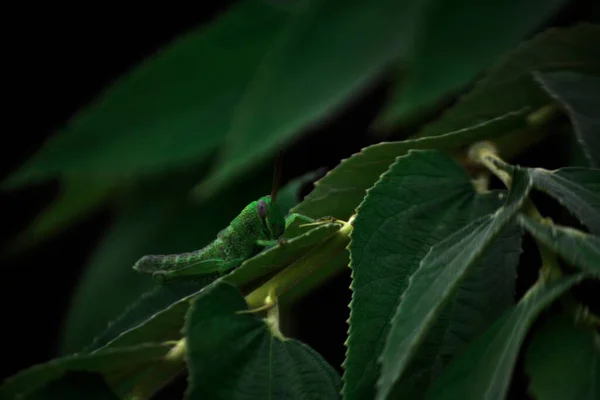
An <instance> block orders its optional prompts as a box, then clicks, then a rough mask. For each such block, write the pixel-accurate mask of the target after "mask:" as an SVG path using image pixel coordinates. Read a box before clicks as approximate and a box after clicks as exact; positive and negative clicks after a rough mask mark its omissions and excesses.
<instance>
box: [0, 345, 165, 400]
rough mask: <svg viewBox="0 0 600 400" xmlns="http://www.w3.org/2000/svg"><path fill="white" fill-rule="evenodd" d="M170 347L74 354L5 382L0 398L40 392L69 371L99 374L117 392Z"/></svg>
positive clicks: (147, 346)
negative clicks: (131, 377)
mask: <svg viewBox="0 0 600 400" xmlns="http://www.w3.org/2000/svg"><path fill="white" fill-rule="evenodd" d="M172 347H173V344H168V343H164V344H145V345H140V346H135V347H126V348H117V349H108V350H105V351H102V352H98V353H95V354H75V355H71V356H66V357H62V358H57V359H54V360H52V361H49V362H47V363H44V364H38V365H35V366H33V367H31V368H28V369H26V370H23V371H21V372H19V373H17V374H16V375H14V376H12V377H10V378H8V379H7V380H5V381H4V382H3V384H2V386H1V387H0V397H1V398H3V399H13V398H16V397H18V396H25V395H27V394H29V393H32V392H33V391H35V390H37V389H39V388H42V387H43V386H45V385H46V384H48V383H50V382H52V381H53V380H56V379H60V378H61V377H62V376H64V375H65V374H66V373H67V372H69V371H89V372H98V373H100V374H101V375H102V376H103V377H104V378H105V379H106V381H107V383H108V384H109V385H110V387H111V388H112V389H113V390H114V391H115V392H117V393H118V392H119V386H120V385H122V384H123V383H124V382H125V381H126V380H127V379H128V377H129V375H130V374H131V373H132V372H134V371H135V369H137V368H142V367H143V366H145V365H148V364H151V363H152V362H154V361H157V360H159V359H160V358H162V357H164V356H165V355H166V354H167V353H168V352H169V350H171V348H172Z"/></svg>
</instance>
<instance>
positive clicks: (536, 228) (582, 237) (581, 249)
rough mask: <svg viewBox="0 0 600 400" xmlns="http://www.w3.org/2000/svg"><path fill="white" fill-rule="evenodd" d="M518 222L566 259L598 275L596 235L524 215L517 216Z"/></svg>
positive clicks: (599, 244) (598, 242)
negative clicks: (538, 220)
mask: <svg viewBox="0 0 600 400" xmlns="http://www.w3.org/2000/svg"><path fill="white" fill-rule="evenodd" d="M519 223H520V224H521V225H522V226H523V227H524V228H525V229H527V231H529V233H531V235H533V237H535V238H536V239H537V240H538V241H540V242H542V243H544V244H545V245H546V246H548V247H549V248H551V249H553V250H554V251H556V252H557V253H558V254H559V255H560V256H561V257H563V258H564V259H565V260H566V261H568V262H570V263H572V264H573V265H576V266H578V267H580V268H581V269H583V270H585V272H588V273H590V274H593V275H598V276H600V238H598V237H597V236H594V235H589V234H587V233H585V232H581V231H579V230H576V229H572V228H569V227H565V226H559V225H556V224H554V223H552V224H545V223H540V222H537V221H536V220H534V219H533V218H530V217H528V216H526V215H520V216H519Z"/></svg>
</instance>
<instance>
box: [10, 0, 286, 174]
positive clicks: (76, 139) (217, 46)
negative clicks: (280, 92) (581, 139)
mask: <svg viewBox="0 0 600 400" xmlns="http://www.w3.org/2000/svg"><path fill="white" fill-rule="evenodd" d="M288 16H289V14H288V13H287V12H284V10H283V8H281V7H277V6H274V5H270V4H268V2H263V1H254V0H247V1H246V0H245V1H241V2H237V4H235V5H233V6H232V7H231V8H230V9H229V10H227V11H226V12H224V13H223V14H222V15H221V16H219V17H218V18H217V19H216V20H215V21H214V22H211V23H210V25H209V26H201V27H198V28H196V29H194V30H193V31H191V32H189V33H187V34H186V35H185V36H184V37H181V38H178V39H177V40H176V41H174V42H173V43H172V44H171V45H170V46H169V47H168V48H165V49H162V50H161V51H160V52H159V53H158V54H157V55H156V56H155V57H153V58H152V59H150V60H148V61H146V62H144V63H143V64H142V63H140V65H138V66H137V67H136V68H135V69H134V70H133V71H131V72H130V73H128V74H127V75H126V76H123V77H121V78H120V79H119V80H118V81H116V82H115V83H114V84H112V85H111V86H110V87H109V88H108V90H106V92H105V93H103V94H102V96H100V97H99V98H98V99H97V100H96V101H94V103H93V104H92V105H90V106H89V107H88V108H86V109H85V110H83V111H81V112H80V113H79V114H78V115H76V116H75V118H73V119H72V120H71V121H70V122H69V124H68V126H67V127H66V128H65V129H64V130H62V131H61V132H60V133H58V134H56V135H55V136H54V137H53V138H52V139H51V140H50V141H49V142H48V143H47V144H46V146H44V148H43V149H42V150H41V151H40V152H39V153H38V154H37V155H36V156H35V157H34V158H33V159H32V160H30V161H29V162H28V163H27V164H26V165H25V166H24V167H23V168H22V169H21V170H19V171H18V172H17V173H16V174H15V175H13V176H12V177H10V178H9V182H10V184H12V185H21V184H23V183H27V182H31V181H32V180H38V179H46V178H48V177H50V176H52V175H62V174H65V173H69V174H73V175H76V176H82V175H84V176H85V177H86V178H87V177H88V176H105V177H108V176H110V177H115V176H119V177H122V176H129V175H131V174H139V173H142V172H155V171H161V170H165V169H168V168H172V167H174V166H177V167H180V166H181V165H182V164H188V163H191V162H197V161H199V160H200V159H202V158H203V157H205V156H207V155H209V154H210V152H212V151H214V150H215V149H216V148H217V146H219V145H220V144H221V142H222V139H223V138H224V136H225V133H226V131H227V130H228V129H229V126H230V122H231V118H232V115H233V113H234V109H235V108H236V107H237V104H238V103H239V101H240V99H241V98H242V95H243V93H244V92H245V91H246V90H247V86H248V84H249V82H250V81H251V80H253V79H254V75H255V74H256V69H257V67H258V65H259V64H260V63H261V61H262V59H263V57H264V54H265V53H266V51H267V49H268V47H269V46H270V44H271V42H272V40H273V39H274V37H275V36H276V34H277V33H278V32H279V30H280V28H281V27H282V26H283V25H284V23H285V21H286V20H287V18H288ZM245 145H246V144H245ZM250 147H251V148H255V143H250Z"/></svg>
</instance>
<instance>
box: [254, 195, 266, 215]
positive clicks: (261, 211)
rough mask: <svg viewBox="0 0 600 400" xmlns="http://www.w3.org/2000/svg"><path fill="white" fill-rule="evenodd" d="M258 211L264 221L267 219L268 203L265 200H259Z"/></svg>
mask: <svg viewBox="0 0 600 400" xmlns="http://www.w3.org/2000/svg"><path fill="white" fill-rule="evenodd" d="M256 210H257V211H258V216H259V217H261V218H262V219H265V218H267V203H266V202H265V201H264V200H259V201H258V204H257V205H256Z"/></svg>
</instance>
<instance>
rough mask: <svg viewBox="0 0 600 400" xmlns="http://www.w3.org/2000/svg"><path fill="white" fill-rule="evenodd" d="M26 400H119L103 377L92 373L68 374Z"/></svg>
mask: <svg viewBox="0 0 600 400" xmlns="http://www.w3.org/2000/svg"><path fill="white" fill-rule="evenodd" d="M25 399H26V400H48V399H60V400H81V399H86V400H119V397H117V395H116V394H115V393H114V392H113V391H112V389H111V388H110V387H109V386H108V385H107V384H106V382H105V381H104V379H103V378H102V376H101V375H99V374H97V373H90V372H79V371H78V372H67V373H66V374H65V375H64V376H63V377H62V378H60V379H57V380H55V381H52V382H50V383H49V384H47V385H46V386H44V387H42V388H41V389H38V390H36V391H35V392H33V393H32V394H30V395H29V396H26V397H25Z"/></svg>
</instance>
